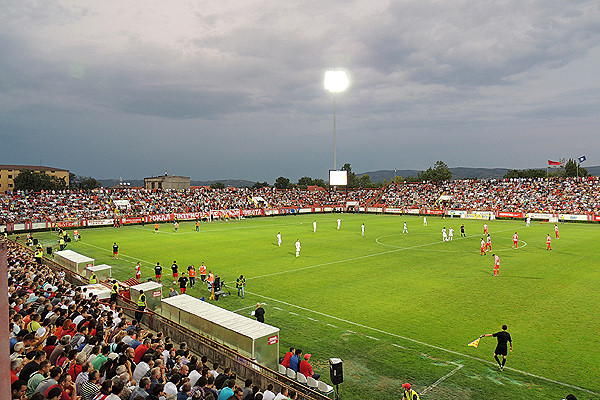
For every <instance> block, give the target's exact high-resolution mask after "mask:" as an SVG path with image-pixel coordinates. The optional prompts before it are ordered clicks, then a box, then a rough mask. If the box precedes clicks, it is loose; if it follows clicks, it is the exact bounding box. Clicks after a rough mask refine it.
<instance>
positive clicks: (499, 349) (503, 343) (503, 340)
mask: <svg viewBox="0 0 600 400" xmlns="http://www.w3.org/2000/svg"><path fill="white" fill-rule="evenodd" d="M507 329H508V326H506V325H502V330H501V331H500V332H496V333H488V334H486V335H481V336H479V337H486V336H487V337H490V336H491V337H495V338H497V339H498V345H497V346H496V350H494V358H495V359H496V362H497V363H498V366H499V367H500V371H502V370H503V369H504V364H506V355H507V354H508V346H507V343H509V342H510V351H512V350H513V345H512V339H511V337H510V333H508V332H506V330H507ZM498 355H502V363H500V359H498Z"/></svg>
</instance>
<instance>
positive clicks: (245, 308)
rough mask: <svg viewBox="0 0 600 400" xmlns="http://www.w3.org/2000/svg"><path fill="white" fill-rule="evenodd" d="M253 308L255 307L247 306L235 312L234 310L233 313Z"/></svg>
mask: <svg viewBox="0 0 600 400" xmlns="http://www.w3.org/2000/svg"><path fill="white" fill-rule="evenodd" d="M262 304H267V303H262ZM254 307H256V306H254V305H252V306H248V307H244V308H238V309H237V310H234V311H233V312H235V313H236V312H239V311H243V310H247V309H249V308H254ZM273 308H276V307H273ZM280 310H281V308H280Z"/></svg>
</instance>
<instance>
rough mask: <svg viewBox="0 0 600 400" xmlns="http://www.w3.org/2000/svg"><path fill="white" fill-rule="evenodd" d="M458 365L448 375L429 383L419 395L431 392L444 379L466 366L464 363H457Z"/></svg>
mask: <svg viewBox="0 0 600 400" xmlns="http://www.w3.org/2000/svg"><path fill="white" fill-rule="evenodd" d="M457 365H458V366H457V367H456V368H454V369H453V370H452V371H450V372H448V373H447V374H446V375H444V376H442V377H441V378H440V379H438V380H437V381H435V382H433V383H432V384H431V385H429V386H427V387H426V388H425V389H423V391H421V393H419V396H423V395H424V394H425V393H427V392H429V391H430V390H432V389H433V388H435V387H436V386H437V385H439V384H440V383H442V382H443V381H445V380H446V379H448V378H450V377H451V376H452V375H454V374H455V373H457V372H458V371H459V370H460V369H461V368H462V367H464V365H461V364H457Z"/></svg>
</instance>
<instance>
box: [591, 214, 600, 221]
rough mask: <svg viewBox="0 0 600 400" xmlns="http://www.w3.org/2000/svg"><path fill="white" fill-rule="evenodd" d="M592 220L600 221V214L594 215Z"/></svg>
mask: <svg viewBox="0 0 600 400" xmlns="http://www.w3.org/2000/svg"><path fill="white" fill-rule="evenodd" d="M592 221H600V215H594V216H593V217H592Z"/></svg>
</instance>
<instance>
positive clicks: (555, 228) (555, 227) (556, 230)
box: [554, 224, 560, 239]
mask: <svg viewBox="0 0 600 400" xmlns="http://www.w3.org/2000/svg"><path fill="white" fill-rule="evenodd" d="M554 235H555V236H556V238H557V239H560V235H559V234H558V225H556V224H554Z"/></svg>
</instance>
